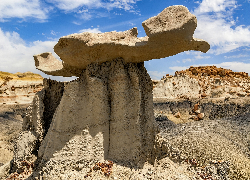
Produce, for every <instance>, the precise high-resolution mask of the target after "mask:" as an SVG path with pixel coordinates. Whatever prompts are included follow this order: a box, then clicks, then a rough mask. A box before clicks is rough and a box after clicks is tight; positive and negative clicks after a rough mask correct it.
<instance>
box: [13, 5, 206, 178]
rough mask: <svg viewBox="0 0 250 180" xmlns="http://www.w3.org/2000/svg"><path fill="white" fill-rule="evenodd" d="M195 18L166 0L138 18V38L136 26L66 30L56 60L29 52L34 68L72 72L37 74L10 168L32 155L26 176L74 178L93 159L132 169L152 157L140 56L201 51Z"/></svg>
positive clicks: (149, 104)
mask: <svg viewBox="0 0 250 180" xmlns="http://www.w3.org/2000/svg"><path fill="white" fill-rule="evenodd" d="M196 23H197V22H196V17H195V16H194V15H192V14H191V13H189V11H188V10H187V8H185V7H184V6H172V7H169V8H166V9H165V10H163V11H162V12H161V13H160V14H159V15H158V16H155V17H152V18H150V19H148V20H146V21H144V22H143V27H144V29H145V31H146V34H147V36H146V37H143V38H137V29H136V28H133V29H131V30H129V31H125V32H108V33H101V34H95V33H81V34H73V35H69V36H65V37H62V38H61V39H60V40H59V42H58V43H57V44H56V45H55V47H54V50H55V52H56V53H57V54H58V55H59V56H60V58H61V59H62V62H61V61H59V60H57V59H55V58H54V57H53V56H52V54H51V53H43V54H40V55H36V56H34V59H35V65H36V67H37V68H38V69H39V70H41V71H43V72H45V73H47V74H51V75H58V76H72V75H75V76H77V77H78V79H77V80H74V81H71V82H69V83H67V84H62V83H58V82H54V81H53V82H52V83H50V81H47V80H45V83H44V84H45V88H44V89H43V90H42V91H40V92H39V93H37V95H36V97H35V98H34V100H33V105H32V106H31V108H32V110H31V111H30V112H28V113H27V115H26V117H25V119H24V127H23V128H24V129H23V133H22V134H21V136H20V137H19V140H18V141H17V145H16V153H15V158H14V160H13V163H12V167H13V168H12V171H13V172H14V171H17V172H19V173H22V172H24V171H27V169H28V168H30V167H31V163H32V161H34V160H35V169H34V172H33V174H32V175H31V176H30V178H31V177H32V178H34V177H39V178H45V179H55V178H56V179H60V178H61V179H70V178H72V176H71V175H72V174H74V175H76V176H77V177H78V179H79V178H80V179H81V178H83V175H85V174H88V171H89V168H91V167H93V166H94V167H96V166H98V164H96V163H97V162H100V161H102V162H103V163H104V161H105V160H112V161H114V162H115V163H116V164H120V165H122V166H124V167H135V168H142V167H143V166H144V164H145V163H153V162H154V161H155V156H156V155H155V154H154V147H155V135H156V128H155V121H154V114H153V96H152V89H153V84H152V81H151V79H150V77H149V75H148V73H147V71H146V69H145V67H144V63H143V62H144V61H147V60H151V59H155V58H162V57H167V56H171V55H175V54H177V53H180V52H183V51H188V50H199V51H202V52H206V51H207V50H208V49H209V44H208V43H207V42H205V41H203V40H198V39H195V38H193V33H194V30H195V28H196V25H197V24H196ZM53 99H55V100H53ZM50 102H53V104H49V103H50ZM49 106H52V108H49ZM22 162H25V163H22ZM111 164H112V165H113V163H111ZM111 164H107V166H111ZM102 165H103V164H102ZM24 166H25V167H24ZM99 166H101V165H100V164H99ZM73 178H74V176H73Z"/></svg>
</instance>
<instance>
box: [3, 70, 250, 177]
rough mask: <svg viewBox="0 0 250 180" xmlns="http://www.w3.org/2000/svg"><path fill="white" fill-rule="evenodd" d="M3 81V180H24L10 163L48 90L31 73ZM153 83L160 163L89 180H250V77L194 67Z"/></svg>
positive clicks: (119, 169) (117, 169) (90, 174)
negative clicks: (27, 120)
mask: <svg viewBox="0 0 250 180" xmlns="http://www.w3.org/2000/svg"><path fill="white" fill-rule="evenodd" d="M2 74H4V75H2ZM0 82H1V83H0V84H1V89H0V91H1V97H0V102H1V103H0V179H1V178H2V179H6V178H7V177H9V178H10V179H11V178H12V179H14V177H18V178H20V179H22V177H23V179H25V175H24V174H23V172H21V173H20V174H12V175H9V174H8V171H9V169H10V166H11V165H10V164H11V163H9V161H11V160H12V159H13V149H14V146H15V141H16V138H17V136H18V134H19V132H20V131H21V130H22V121H23V119H22V117H24V116H23V115H24V114H25V113H26V112H27V110H29V109H30V108H28V106H29V103H31V102H32V98H33V97H34V95H35V93H36V92H38V91H40V90H41V89H42V87H43V84H42V78H41V77H40V76H39V75H35V74H31V73H24V74H21V73H17V74H9V73H1V76H0ZM153 84H154V89H153V95H154V116H155V122H156V129H157V132H158V133H157V135H156V139H157V140H156V141H157V143H156V145H155V154H157V157H156V158H155V162H151V163H145V164H144V166H143V167H142V168H140V169H138V168H133V166H132V165H126V166H124V165H122V164H119V163H118V164H116V163H114V164H112V166H111V165H110V166H109V168H110V169H112V170H110V171H111V172H112V173H111V174H110V175H109V176H107V175H105V173H103V172H105V171H102V170H103V169H102V170H99V171H98V167H96V169H97V170H96V171H94V170H93V172H91V171H89V172H88V173H85V174H84V177H85V178H86V179H91V178H92V179H95V178H98V179H108V178H109V179H159V180H160V179H171V180H172V179H179V180H182V179H211V180H212V179H246V180H247V179H250V77H249V76H248V74H247V73H243V72H242V73H241V72H233V71H231V70H227V69H223V68H217V67H215V66H206V67H190V68H189V69H187V70H183V71H177V72H176V73H175V75H174V76H171V75H166V76H164V77H163V78H162V79H161V80H160V81H153ZM26 108H27V110H26ZM23 128H24V127H23ZM107 164H108V163H107ZM99 165H100V166H101V164H99ZM99 169H100V168H99ZM70 175H71V177H72V179H79V177H74V176H73V174H68V176H70ZM26 177H27V176H26Z"/></svg>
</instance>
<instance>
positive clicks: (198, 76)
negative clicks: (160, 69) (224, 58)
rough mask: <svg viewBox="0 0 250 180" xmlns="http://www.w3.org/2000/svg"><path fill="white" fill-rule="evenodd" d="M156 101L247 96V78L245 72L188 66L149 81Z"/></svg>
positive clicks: (249, 91)
mask: <svg viewBox="0 0 250 180" xmlns="http://www.w3.org/2000/svg"><path fill="white" fill-rule="evenodd" d="M153 84H154V90H153V94H154V97H157V98H170V99H173V98H184V99H189V98H205V97H210V98H219V97H227V98H228V97H229V98H230V97H232V98H234V97H246V96H250V77H249V75H248V73H245V72H234V71H232V70H230V69H224V68H217V67H216V66H199V67H192V66H191V67H190V68H189V69H186V70H182V71H176V72H175V75H174V76H172V75H169V74H166V76H164V77H163V78H162V79H161V80H160V81H153Z"/></svg>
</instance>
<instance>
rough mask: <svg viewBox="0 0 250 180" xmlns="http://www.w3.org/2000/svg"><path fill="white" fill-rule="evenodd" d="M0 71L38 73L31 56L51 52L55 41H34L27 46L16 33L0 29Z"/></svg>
mask: <svg viewBox="0 0 250 180" xmlns="http://www.w3.org/2000/svg"><path fill="white" fill-rule="evenodd" d="M0 39H1V41H0V54H1V57H0V62H1V63H0V71H7V72H12V73H16V72H26V71H32V72H38V70H36V68H35V63H34V59H33V55H35V54H40V53H41V52H48V51H50V52H53V47H54V45H55V44H56V41H34V42H32V43H31V44H29V45H27V44H26V43H25V41H24V40H23V39H22V38H21V37H20V35H19V34H18V33H17V32H8V31H7V32H4V31H3V30H2V29H1V28H0Z"/></svg>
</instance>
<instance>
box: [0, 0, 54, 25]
mask: <svg viewBox="0 0 250 180" xmlns="http://www.w3.org/2000/svg"><path fill="white" fill-rule="evenodd" d="M49 10H50V8H45V7H42V5H41V3H40V1H39V0H1V2H0V21H6V19H8V18H21V19H25V18H30V17H32V18H36V19H39V20H45V19H47V13H48V11H49Z"/></svg>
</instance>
